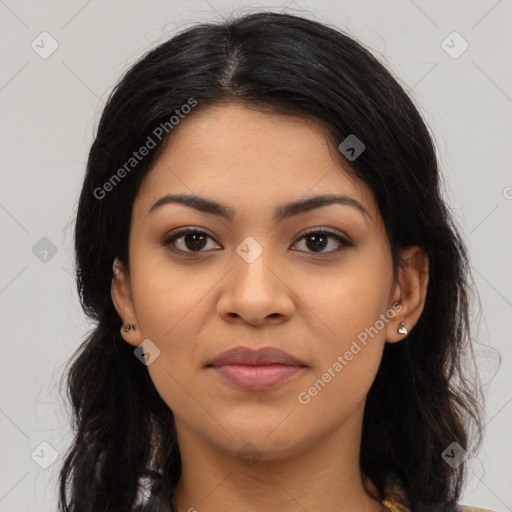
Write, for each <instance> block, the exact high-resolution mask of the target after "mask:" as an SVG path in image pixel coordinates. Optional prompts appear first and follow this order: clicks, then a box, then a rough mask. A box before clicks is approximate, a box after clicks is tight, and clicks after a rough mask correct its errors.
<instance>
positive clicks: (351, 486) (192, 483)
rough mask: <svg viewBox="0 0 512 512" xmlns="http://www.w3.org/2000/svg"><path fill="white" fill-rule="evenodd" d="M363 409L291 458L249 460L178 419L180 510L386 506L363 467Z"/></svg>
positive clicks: (288, 511) (369, 509)
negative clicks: (202, 435) (210, 440)
mask: <svg viewBox="0 0 512 512" xmlns="http://www.w3.org/2000/svg"><path fill="white" fill-rule="evenodd" d="M362 412H363V408H361V410H360V411H358V412H357V413H355V414H354V415H352V416H351V418H349V420H347V422H346V423H345V424H344V425H343V426H342V427H341V428H340V429H338V430H337V431H335V432H334V433H332V432H331V433H330V434H328V435H323V436H320V437H319V439H315V440H308V447H307V448H303V449H302V450H301V449H300V448H296V449H295V451H294V453H293V454H290V455H288V456H286V457H282V456H280V457H279V458H274V459H272V458H270V455H268V454H259V455H260V457H259V458H258V457H255V458H254V459H250V458H249V459H247V460H244V459H242V458H241V457H240V453H238V454H237V453H233V452H228V451H226V450H225V449H223V448H220V447H219V446H218V445H215V444H213V443H211V442H208V441H207V440H206V439H205V438H204V437H201V436H198V435H197V434H196V433H195V432H193V431H191V430H190V429H188V428H187V427H186V426H185V425H184V424H182V423H180V422H178V420H176V429H177V432H178V442H179V446H180V454H181V460H182V472H181V478H180V481H179V482H178V485H177V487H176V489H175V492H174V501H175V510H176V512H194V511H197V512H218V511H219V510H228V509H231V510H244V511H245V512H268V511H269V510H279V511H280V512H298V511H300V512H304V511H305V510H318V511H321V510H329V511H335V512H348V511H354V510H358V511H360V512H377V511H381V510H382V509H383V508H382V505H381V504H380V499H381V498H380V496H378V492H377V489H376V488H375V486H373V484H372V483H371V482H368V481H367V482H364V481H363V478H362V476H361V473H360V469H359V448H360V441H361V440H360V435H361V422H362Z"/></svg>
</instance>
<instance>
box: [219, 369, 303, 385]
mask: <svg viewBox="0 0 512 512" xmlns="http://www.w3.org/2000/svg"><path fill="white" fill-rule="evenodd" d="M212 369H213V370H215V372H216V373H217V374H218V375H219V376H220V377H222V378H223V379H225V380H227V381H228V382H231V383H232V384H234V385H235V386H238V387H239V388H242V389H245V390H247V391H263V390H265V389H272V388H275V387H276V386H279V384H281V383H283V382H285V381H287V380H288V379H291V378H292V377H293V376H294V375H297V374H298V373H300V372H301V371H302V370H304V367H302V366H295V365H284V364H271V365H261V366H249V365H241V364H226V365H223V366H213V367H212Z"/></svg>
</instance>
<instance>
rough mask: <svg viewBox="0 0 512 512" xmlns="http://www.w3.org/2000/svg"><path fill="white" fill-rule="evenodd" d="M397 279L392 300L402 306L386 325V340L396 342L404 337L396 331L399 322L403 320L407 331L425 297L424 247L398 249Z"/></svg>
mask: <svg viewBox="0 0 512 512" xmlns="http://www.w3.org/2000/svg"><path fill="white" fill-rule="evenodd" d="M400 260H401V262H400V269H399V279H398V282H397V283H396V285H395V290H394V294H393V302H399V303H400V304H401V306H402V308H401V309H400V311H399V312H397V314H396V315H395V317H394V318H393V320H392V321H390V322H389V323H388V325H387V327H386V341H387V342H388V343H396V342H397V341H401V340H402V339H403V338H404V335H403V334H400V333H399V332H398V326H399V325H400V322H403V323H404V325H405V328H406V329H407V331H408V332H410V331H411V330H412V328H413V327H414V326H415V325H416V323H417V322H418V320H419V318H420V316H421V313H422V311H423V308H424V306H425V299H426V297H427V287H428V277H429V269H428V263H429V262H428V255H427V253H426V252H425V250H424V249H422V248H421V247H418V246H416V245H414V246H409V247H406V248H405V249H402V250H401V251H400Z"/></svg>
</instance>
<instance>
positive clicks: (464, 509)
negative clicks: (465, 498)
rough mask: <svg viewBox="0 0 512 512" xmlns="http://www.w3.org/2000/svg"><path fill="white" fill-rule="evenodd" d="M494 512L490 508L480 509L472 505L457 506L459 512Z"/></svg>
mask: <svg viewBox="0 0 512 512" xmlns="http://www.w3.org/2000/svg"><path fill="white" fill-rule="evenodd" d="M459 511H460V512H494V511H493V510H491V509H490V508H478V507H472V506H470V505H457V512H459Z"/></svg>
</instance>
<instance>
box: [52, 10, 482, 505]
mask: <svg viewBox="0 0 512 512" xmlns="http://www.w3.org/2000/svg"><path fill="white" fill-rule="evenodd" d="M193 102H195V106H194V107H193V108H192V109H190V108H189V109H188V110H192V111H191V112H190V113H189V114H187V115H191V116H193V115H194V113H195V112H197V111H199V110H200V109H201V108H204V107H206V106H209V105H218V104H222V103H223V102H238V103H239V104H241V105H244V106H248V107H250V108H255V109H257V110H260V111H265V112H272V113H283V114H291V115H295V116H301V117H303V118H311V119H315V120H317V121H319V122H321V123H323V125H324V126H326V127H327V129H328V133H329V137H330V141H331V142H332V144H333V147H334V148H336V152H337V153H338V155H339V159H340V162H341V163H343V165H344V167H345V168H349V169H350V172H352V173H353V174H354V175H355V176H357V178H359V179H360V180H361V181H362V182H364V183H365V184H367V185H368V186H369V187H370V189H371V190H372V192H373V194H374V197H375V199H376V201H377V204H378V206H379V210H380V213H381V215H382V218H383V220H384V224H385V228H386V233H387V237H388V239H389V243H390V247H391V252H392V257H393V266H394V270H395V271H396V268H397V267H398V266H399V264H400V261H399V258H398V251H399V250H400V249H401V248H403V247H406V246H410V245H418V246H420V247H422V248H424V250H425V251H426V252H427V254H428V257H429V272H430V279H429V284H428V290H427V297H426V303H425V307H424V310H423V312H422V315H421V317H420V319H419V321H418V323H417V324H416V326H415V327H414V328H413V329H412V331H411V332H410V333H409V336H408V345H409V353H408V354H407V357H403V354H404V351H403V349H404V345H403V344H400V343H398V344H386V347H385V350H384V354H383V358H382V363H381V365H380V369H379V371H378V374H377V376H376V378H375V382H374V383H373V385H372V387H371V389H370V391H369V393H368V396H367V401H366V407H365V415H364V421H363V431H362V444H361V453H360V469H361V472H362V475H363V476H364V477H365V478H368V479H369V480H370V481H372V482H373V483H374V484H375V485H376V486H377V488H378V489H379V491H380V492H382V491H383V489H384V487H385V484H386V481H387V479H388V477H389V476H390V475H393V474H395V475H398V477H399V478H400V479H401V480H402V482H403V483H404V486H405V488H406V489H407V491H408V493H409V495H410V499H411V505H412V507H413V510H427V509H428V510H432V507H440V506H443V507H444V505H447V506H448V507H450V506H453V504H454V503H455V502H456V501H457V500H458V499H459V497H460V494H461V490H462V488H463V483H464V480H465V465H464V464H460V465H459V466H457V467H452V465H450V464H448V463H447V462H446V461H445V460H444V459H443V457H442V454H443V452H444V450H445V449H446V448H447V447H448V446H449V445H450V444H451V443H453V442H456V443H458V444H459V445H460V446H461V447H463V448H464V449H466V450H472V449H473V447H474V446H477V445H478V444H479V443H480V438H481V405H480V404H481V393H480V386H479V385H478V381H477V380H476V379H475V376H474V375H469V374H468V369H471V367H468V365H467V364H466V363H467V361H471V357H470V356H471V355H472V349H471V336H470V322H469V315H470V303H471V301H470V298H471V297H470V295H471V290H472V287H474V285H473V283H472V280H471V276H470V266H469V263H468V256H467V252H466V249H465V244H464V242H463V239H462V238H461V235H460V233H459V230H458V228H457V226H456V224H455V221H454V220H453V218H452V216H451V214H450V212H449V210H448V207H447V206H446V204H445V202H444V200H443V198H442V184H441V181H440V174H439V168H438V162H437V160H436V155H435V149H434V143H433V137H432V136H431V134H430V132H429V129H428V128H427V126H426V124H425V122H424V121H423V119H422V117H421V115H420V114H419V112H418V109H417V108H416V107H415V106H414V104H413V102H412V100H411V98H410V97H409V96H408V94H407V93H406V92H405V91H404V88H403V87H402V86H401V85H400V84H399V81H398V80H397V79H396V78H394V77H393V75H392V73H391V72H390V71H389V70H388V69H387V68H386V67H385V66H384V65H383V64H381V63H380V62H379V61H378V60H377V59H376V58H375V57H374V56H373V55H372V53H371V52H370V51H369V50H368V49H366V48H365V47H364V46H363V45H362V44H360V43H358V42H356V41H355V40H354V39H353V38H352V37H349V36H348V35H347V34H345V33H343V32H342V31H341V30H339V29H336V28H334V27H331V26H329V25H328V24H324V23H320V22H317V21H313V20H310V19H305V18H303V17H300V16H296V15H291V14H282V13H274V12H257V13H251V14H245V15H243V16H239V17H232V18H229V19H226V20H223V21H222V22H216V23H213V22H212V23H203V24H198V25H196V26H193V27H191V28H188V29H186V30H183V31H182V32H181V33H179V34H177V35H175V36H173V37H172V38H171V39H169V40H168V41H166V42H164V43H163V44H161V45H159V46H158V47H156V48H154V49H153V50H151V51H149V52H148V53H146V54H145V55H144V56H143V57H142V58H141V59H140V60H139V61H138V62H137V63H135V64H134V65H133V66H132V67H131V68H130V69H129V70H128V71H127V72H126V74H125V75H124V76H123V77H122V79H121V80H120V82H119V83H118V84H117V86H116V87H115V88H114V90H113V91H112V93H111V95H110V97H109V99H108V102H107V104H106V106H105V108H104V111H103V114H102V116H101V120H100V122H99V126H98V129H97V133H96V136H95V140H94V142H93V144H92V147H91V149H90V153H89V159H88V162H87V170H86V175H85V179H84V183H83V187H82V190H81V195H80V200H79V205H78V211H77V216H76V227H75V251H76V279H77V286H78V291H79V296H80V301H81V304H82V307H83V309H84V311H85V313H86V314H87V315H88V316H89V317H90V318H91V319H92V320H94V322H95V325H94V328H93V329H92V331H91V332H90V333H89V334H88V336H87V337H86V339H85V341H83V343H82V344H81V346H80V347H79V349H78V350H77V352H76V354H75V356H74V358H73V359H72V361H70V362H69V371H67V374H66V376H67V382H66V391H67V395H68V399H69V401H70V403H71V405H72V410H73V429H74V432H75V438H74V440H73V442H72V445H71V447H70V448H69V451H68V452H67V454H66V457H65V460H64V462H63V465H62V469H61V472H60V480H59V483H60V485H59V490H60V495H59V496H60V502H59V503H60V509H61V510H62V511H66V512H107V511H108V512H113V511H123V512H126V511H138V512H150V511H156V510H161V511H164V510H166V511H169V510H171V498H172V495H173V491H174V488H175V486H176V484H177V482H178V480H179V478H180V474H181V459H180V453H179V447H178V444H177V440H176V431H175V426H174V416H173V412H172V410H170V408H169V407H168V406H167V405H166V404H165V402H164V401H163V400H162V398H161V397H160V396H159V394H158V393H157V391H156V389H155V387H154V385H153V383H152V381H151V379H150V377H149V374H148V371H147V368H146V367H145V366H144V365H142V364H140V361H139V360H138V359H137V358H136V357H134V354H133V347H131V346H130V345H129V344H128V343H126V342H125V341H124V340H123V339H122V337H121V335H120V326H121V319H120V318H119V316H118V314H117V312H116V310H115V308H114V305H113V303H112V299H111V295H110V288H111V280H112V278H113V273H112V264H113V262H114V259H115V258H116V257H117V258H119V259H120V260H121V261H122V262H123V263H124V264H125V265H129V261H128V242H129V228H130V222H131V211H132V206H133V202H134V199H135V197H136V194H137V192H138V189H139V186H140V184H141V180H142V179H143V178H144V176H146V175H147V173H148V172H149V171H150V170H151V169H152V166H153V164H154V163H155V160H156V159H157V158H158V155H159V154H160V150H161V148H162V143H163V142H164V141H165V138H166V137H161V140H158V137H156V136H155V133H160V132H158V127H162V125H165V123H167V125H165V126H167V127H169V122H170V121H169V120H170V119H171V116H173V115H174V116H177V115H179V113H180V112H181V113H183V112H184V109H183V106H184V105H187V104H188V105H191V104H192V103H193ZM155 130H156V131H155ZM168 133H169V134H172V130H171V129H169V130H168ZM351 134H355V135H356V136H357V138H358V139H359V140H361V141H363V143H364V144H365V150H364V151H363V153H361V154H360V156H359V157H358V158H357V159H355V160H351V161H349V160H348V159H346V158H345V156H344V155H343V153H342V152H341V151H339V150H338V149H337V148H338V145H339V144H340V142H341V141H343V140H345V139H346V137H348V136H349V135H351ZM165 135H166V136H167V131H166V132H165ZM148 137H152V139H153V140H154V142H156V145H155V147H154V148H153V149H151V152H150V154H149V155H148V156H146V157H145V158H144V159H141V160H140V161H138V162H137V163H136V165H132V166H131V167H130V168H129V170H128V171H127V169H128V168H127V167H126V163H127V162H128V161H130V158H131V157H132V156H133V151H135V150H137V149H138V148H140V147H141V146H143V145H144V144H145V143H146V142H147V140H148ZM132 164H133V162H132ZM123 166H124V168H125V171H126V172H125V173H117V176H118V177H119V175H120V174H121V175H122V179H119V180H118V179H117V178H116V179H113V178H112V177H113V175H114V174H116V172H117V171H118V169H121V168H123ZM109 180H110V181H109ZM107 182H109V183H110V185H109V186H105V184H106V183H107ZM409 355H410V365H408V361H409V359H408V357H409ZM466 356H468V358H469V359H468V358H467V357H466ZM411 368H412V371H413V372H414V378H415V383H416V387H415V393H413V392H411V385H410V384H411V379H410V377H411V375H410V370H411ZM437 509H439V508H437Z"/></svg>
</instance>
